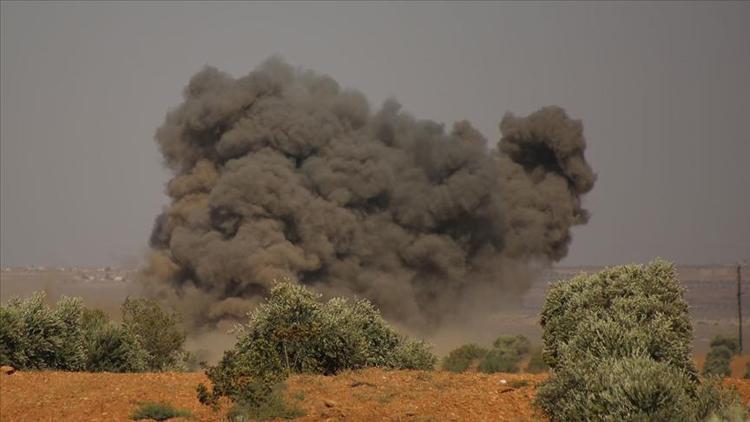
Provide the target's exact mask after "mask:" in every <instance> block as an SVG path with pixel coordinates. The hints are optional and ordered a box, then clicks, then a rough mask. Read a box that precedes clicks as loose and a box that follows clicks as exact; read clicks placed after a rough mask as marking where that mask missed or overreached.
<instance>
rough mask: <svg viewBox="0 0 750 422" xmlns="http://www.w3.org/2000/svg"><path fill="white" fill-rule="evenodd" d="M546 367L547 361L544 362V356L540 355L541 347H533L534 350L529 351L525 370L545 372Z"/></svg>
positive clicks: (536, 372) (547, 367)
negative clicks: (529, 355)
mask: <svg viewBox="0 0 750 422" xmlns="http://www.w3.org/2000/svg"><path fill="white" fill-rule="evenodd" d="M548 369H549V366H547V363H545V362H544V358H543V357H542V349H541V348H537V349H534V351H533V352H531V357H530V359H529V364H528V365H526V372H529V373H532V374H539V373H542V372H546V371H547V370H548Z"/></svg>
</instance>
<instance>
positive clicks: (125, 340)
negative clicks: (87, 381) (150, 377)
mask: <svg viewBox="0 0 750 422" xmlns="http://www.w3.org/2000/svg"><path fill="white" fill-rule="evenodd" d="M89 342H90V343H89V344H88V347H87V350H88V351H87V356H86V370H87V371H91V372H142V371H145V370H147V360H148V352H146V350H145V349H143V346H141V343H140V342H139V341H138V338H137V337H136V336H135V335H134V334H133V333H131V332H130V331H128V330H127V329H126V328H124V327H121V326H117V325H113V324H110V323H108V324H106V325H104V326H102V327H99V328H97V329H96V330H95V331H93V332H92V333H90V334H89Z"/></svg>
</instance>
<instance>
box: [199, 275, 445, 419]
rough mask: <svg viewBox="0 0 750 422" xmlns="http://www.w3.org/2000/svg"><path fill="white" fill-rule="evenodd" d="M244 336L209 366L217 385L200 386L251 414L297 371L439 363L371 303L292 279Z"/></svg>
mask: <svg viewBox="0 0 750 422" xmlns="http://www.w3.org/2000/svg"><path fill="white" fill-rule="evenodd" d="M239 334H240V338H239V340H238V342H237V345H236V346H235V347H234V348H233V349H231V350H228V351H226V352H225V353H224V357H223V358H222V360H221V362H219V364H218V365H216V366H214V367H210V368H208V370H207V371H206V374H207V375H208V378H209V379H210V380H211V382H212V384H213V389H211V390H209V389H208V388H207V387H206V386H205V385H203V384H201V385H199V386H198V398H199V400H200V401H201V402H202V403H204V404H209V405H215V404H216V403H217V401H218V399H219V398H220V397H222V396H226V397H229V398H230V399H232V400H233V401H234V402H235V404H236V405H237V408H236V409H235V410H237V411H239V410H241V409H244V410H243V411H245V412H250V410H251V409H256V410H257V409H259V408H261V407H263V406H265V405H266V404H268V403H267V400H269V399H270V398H271V397H275V396H274V392H275V391H277V389H278V385H279V383H280V382H281V381H283V380H284V379H285V378H286V376H287V375H289V374H290V373H300V372H312V373H323V374H335V373H337V372H340V371H342V370H346V369H357V368H363V367H368V366H382V367H389V368H408V369H432V368H433V367H434V365H435V356H434V355H433V354H432V352H430V350H429V348H428V347H427V346H426V345H425V344H424V343H422V342H414V341H410V340H408V339H406V338H405V337H404V336H402V335H400V334H398V333H397V332H396V331H395V330H394V329H393V328H391V327H390V326H389V325H388V324H387V323H386V322H385V320H384V319H383V318H382V317H381V316H380V313H379V312H378V311H377V310H376V309H375V308H374V307H373V306H372V304H371V303H370V302H368V301H365V300H362V301H355V302H349V301H347V300H344V299H340V298H335V299H331V300H329V301H328V302H325V303H324V302H321V301H320V295H318V294H316V293H314V292H312V291H310V290H308V289H306V288H305V287H303V286H301V285H299V284H296V283H293V282H291V281H283V282H279V283H276V285H275V286H274V287H273V288H272V289H271V291H270V294H269V296H268V298H267V299H266V301H265V302H264V303H262V304H260V305H259V306H258V307H257V308H256V309H255V310H254V311H253V312H251V313H250V314H249V315H248V322H247V324H245V325H243V326H241V327H240V331H239Z"/></svg>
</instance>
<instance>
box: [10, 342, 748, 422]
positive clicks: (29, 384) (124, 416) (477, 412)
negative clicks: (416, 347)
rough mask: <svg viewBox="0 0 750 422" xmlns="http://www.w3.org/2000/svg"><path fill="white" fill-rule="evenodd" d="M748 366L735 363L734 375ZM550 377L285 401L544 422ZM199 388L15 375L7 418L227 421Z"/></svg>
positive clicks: (315, 410) (385, 374) (743, 387)
mask: <svg viewBox="0 0 750 422" xmlns="http://www.w3.org/2000/svg"><path fill="white" fill-rule="evenodd" d="M747 360H748V356H747V355H745V356H743V357H742V358H740V359H735V364H734V365H733V366H734V368H735V373H737V372H738V371H739V370H740V369H741V367H744V362H746V361H747ZM545 377H546V375H543V374H542V375H531V374H492V375H485V374H479V373H463V374H453V373H449V372H443V371H435V372H424V371H384V370H381V369H367V370H362V371H354V372H345V373H343V374H340V375H337V376H331V377H326V376H322V375H296V376H292V377H291V378H290V379H289V380H288V382H287V386H288V387H287V392H286V396H287V400H288V401H289V402H291V403H295V402H296V403H298V405H299V407H300V408H301V409H303V411H304V413H305V416H303V417H301V418H299V419H298V420H301V421H312V420H354V421H357V420H359V421H368V420H393V421H442V420H471V421H490V420H492V421H527V420H543V419H544V418H543V417H542V416H541V415H540V414H539V413H537V412H536V411H535V410H534V408H533V407H532V405H531V403H532V400H533V398H534V394H535V391H536V389H535V385H536V384H537V383H539V382H541V381H542V380H544V379H545ZM503 380H505V383H503V382H502V381H503ZM199 382H207V379H206V378H205V376H204V375H203V374H202V373H156V374H151V373H145V374H110V373H96V374H92V373H77V372H16V373H14V374H12V375H2V376H1V377H0V390H1V391H2V394H1V395H0V420H2V421H4V422H6V421H7V422H11V421H82V420H86V421H120V420H122V421H125V420H128V417H129V415H130V414H131V413H132V411H133V410H134V409H135V408H136V407H137V406H138V404H139V403H140V402H143V401H157V402H158V401H166V402H169V403H171V404H172V405H174V406H175V407H178V408H185V409H189V410H190V411H192V413H193V416H194V417H195V420H198V421H213V420H220V419H221V415H222V413H221V411H219V412H218V413H214V412H212V411H211V409H210V408H208V407H206V406H203V405H201V404H200V403H199V402H198V400H197V399H196V396H195V386H196V385H197V384H198V383H199ZM726 382H727V384H730V385H734V386H736V387H737V389H738V391H739V392H740V395H741V396H742V400H743V403H748V401H750V380H742V379H738V378H731V379H727V381H726ZM524 384H526V385H524Z"/></svg>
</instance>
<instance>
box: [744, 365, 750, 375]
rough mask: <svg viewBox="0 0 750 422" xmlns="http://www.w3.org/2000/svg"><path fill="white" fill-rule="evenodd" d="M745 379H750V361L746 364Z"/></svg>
mask: <svg viewBox="0 0 750 422" xmlns="http://www.w3.org/2000/svg"><path fill="white" fill-rule="evenodd" d="M744 378H745V379H750V361H748V362H747V364H746V365H745V376H744Z"/></svg>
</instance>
